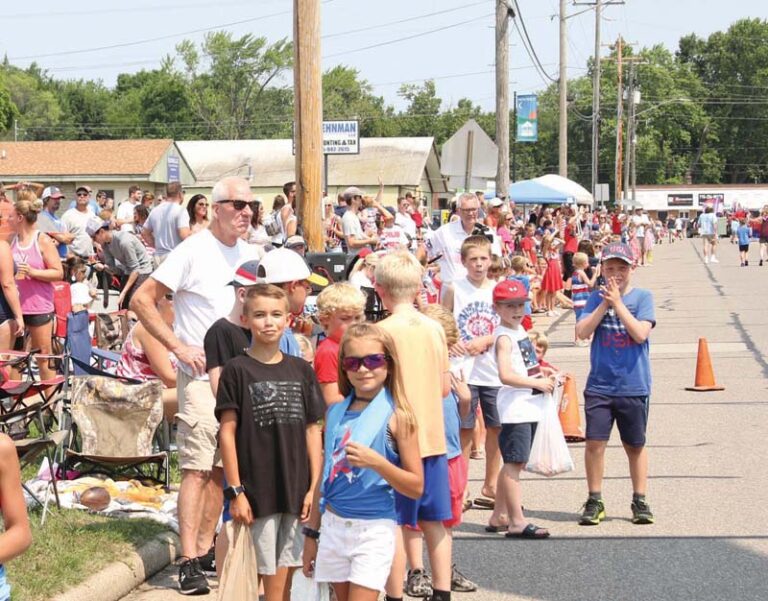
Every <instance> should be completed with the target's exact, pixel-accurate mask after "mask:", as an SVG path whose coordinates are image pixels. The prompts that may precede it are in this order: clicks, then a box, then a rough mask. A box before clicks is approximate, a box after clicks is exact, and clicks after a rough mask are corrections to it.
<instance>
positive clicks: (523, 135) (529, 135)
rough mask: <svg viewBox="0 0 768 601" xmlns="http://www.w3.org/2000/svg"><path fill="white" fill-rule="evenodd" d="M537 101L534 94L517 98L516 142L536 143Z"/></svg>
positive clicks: (537, 132)
mask: <svg viewBox="0 0 768 601" xmlns="http://www.w3.org/2000/svg"><path fill="white" fill-rule="evenodd" d="M538 105H539V99H538V98H537V96H536V94H523V95H520V96H518V97H517V106H516V107H515V108H516V111H517V141H518V142H537V141H538V139H539V120H538V110H539V108H538Z"/></svg>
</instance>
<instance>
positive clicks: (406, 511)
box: [395, 455, 453, 526]
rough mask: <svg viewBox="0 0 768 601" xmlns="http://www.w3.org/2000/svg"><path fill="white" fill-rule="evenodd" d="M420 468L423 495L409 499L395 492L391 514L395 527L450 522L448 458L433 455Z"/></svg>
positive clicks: (423, 461)
mask: <svg viewBox="0 0 768 601" xmlns="http://www.w3.org/2000/svg"><path fill="white" fill-rule="evenodd" d="M421 463H422V465H423V466H424V494H423V495H421V497H420V498H419V499H411V498H409V497H406V496H404V495H401V494H400V493H398V492H397V491H395V512H396V513H397V524H398V525H399V526H416V524H417V523H418V522H420V521H423V522H442V521H443V520H450V519H451V517H452V516H453V512H452V511H451V487H450V483H449V480H448V457H447V456H446V455H433V456H432V457H424V458H423V459H422V460H421Z"/></svg>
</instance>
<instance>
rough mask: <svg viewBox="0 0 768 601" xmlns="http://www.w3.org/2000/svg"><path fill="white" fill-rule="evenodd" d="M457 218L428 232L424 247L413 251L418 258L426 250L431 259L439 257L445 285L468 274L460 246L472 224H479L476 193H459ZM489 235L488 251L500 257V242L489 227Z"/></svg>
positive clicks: (473, 227) (441, 277) (441, 276)
mask: <svg viewBox="0 0 768 601" xmlns="http://www.w3.org/2000/svg"><path fill="white" fill-rule="evenodd" d="M458 207H459V219H458V220H457V221H451V222H450V223H446V224H445V225H443V226H440V227H439V228H438V229H437V230H435V231H433V232H431V233H430V234H429V235H428V237H427V240H426V249H425V247H423V246H422V247H419V249H418V250H417V251H416V256H417V258H419V259H421V258H422V257H423V255H424V253H425V252H426V253H427V254H428V256H429V258H430V259H435V258H437V257H440V258H439V259H438V264H439V265H440V279H441V280H442V281H443V283H444V284H450V283H451V282H453V281H455V280H460V279H462V278H464V277H466V276H467V270H466V269H465V267H464V266H463V265H462V264H461V245H462V243H463V242H464V240H465V239H466V238H467V237H469V236H471V235H472V232H473V230H474V229H475V225H476V224H477V223H478V210H479V207H480V202H479V201H478V200H477V196H475V195H474V194H472V193H471V192H465V193H464V194H462V195H461V196H459V200H458ZM488 235H490V236H493V242H492V243H491V252H492V253H493V254H495V255H499V256H501V245H500V244H499V239H498V236H496V235H495V234H494V233H493V232H491V230H488Z"/></svg>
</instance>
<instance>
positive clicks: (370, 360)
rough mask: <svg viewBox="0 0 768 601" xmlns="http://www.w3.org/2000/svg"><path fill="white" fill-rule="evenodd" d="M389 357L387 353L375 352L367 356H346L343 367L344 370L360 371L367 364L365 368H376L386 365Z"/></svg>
mask: <svg viewBox="0 0 768 601" xmlns="http://www.w3.org/2000/svg"><path fill="white" fill-rule="evenodd" d="M388 359H389V355H387V354H386V353H375V354H373V355H366V356H365V357H344V358H343V359H342V360H341V367H342V369H343V370H344V371H360V368H361V367H362V366H363V365H365V369H367V370H374V369H378V368H380V367H384V366H385V365H386V364H387V360H388Z"/></svg>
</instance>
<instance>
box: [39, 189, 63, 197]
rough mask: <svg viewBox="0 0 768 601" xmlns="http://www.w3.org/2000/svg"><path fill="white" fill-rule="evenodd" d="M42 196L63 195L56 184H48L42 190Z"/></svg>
mask: <svg viewBox="0 0 768 601" xmlns="http://www.w3.org/2000/svg"><path fill="white" fill-rule="evenodd" d="M43 198H64V195H63V194H62V193H61V190H59V189H58V188H57V187H56V186H48V187H47V188H46V189H45V190H43Z"/></svg>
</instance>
